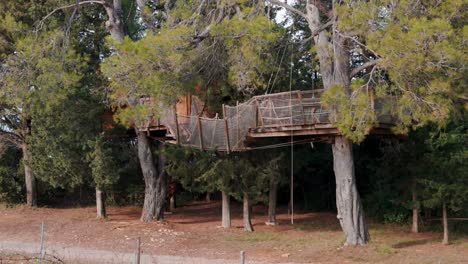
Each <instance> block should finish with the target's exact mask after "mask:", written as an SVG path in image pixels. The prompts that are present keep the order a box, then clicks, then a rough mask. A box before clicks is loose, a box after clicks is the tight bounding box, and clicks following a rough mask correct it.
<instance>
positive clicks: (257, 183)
mask: <svg viewBox="0 0 468 264" xmlns="http://www.w3.org/2000/svg"><path fill="white" fill-rule="evenodd" d="M257 154H260V152H259V153H257ZM165 155H166V156H165V157H166V159H167V166H166V171H167V173H168V174H169V175H170V176H171V177H173V179H175V180H177V181H178V182H180V183H181V185H182V187H184V189H186V190H188V191H190V192H195V193H204V192H214V191H223V192H226V193H228V194H229V195H231V196H233V197H234V198H236V199H238V200H239V201H241V200H242V197H243V192H247V193H248V194H249V199H251V201H252V202H253V203H256V202H264V201H265V199H266V193H267V191H268V187H269V183H270V179H273V180H274V181H276V182H278V183H279V182H280V181H281V180H282V177H281V175H282V174H281V170H282V166H281V164H282V161H283V156H282V155H277V156H274V155H268V154H267V153H264V152H262V155H251V154H247V155H244V154H242V155H240V154H231V155H229V156H226V157H219V156H217V155H216V153H215V152H202V151H199V150H194V149H190V148H185V147H178V146H169V147H167V148H166V152H165Z"/></svg>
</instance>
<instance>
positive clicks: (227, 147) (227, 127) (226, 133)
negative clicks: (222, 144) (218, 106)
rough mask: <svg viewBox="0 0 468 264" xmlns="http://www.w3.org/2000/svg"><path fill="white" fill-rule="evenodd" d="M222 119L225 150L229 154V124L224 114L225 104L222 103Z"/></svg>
mask: <svg viewBox="0 0 468 264" xmlns="http://www.w3.org/2000/svg"><path fill="white" fill-rule="evenodd" d="M223 119H224V135H225V138H226V152H227V153H228V154H229V153H230V152H231V147H230V145H229V126H228V120H227V116H226V105H224V104H223Z"/></svg>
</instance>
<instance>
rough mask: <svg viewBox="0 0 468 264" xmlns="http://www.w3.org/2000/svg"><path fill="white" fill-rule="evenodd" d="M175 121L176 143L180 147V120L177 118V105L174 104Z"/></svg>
mask: <svg viewBox="0 0 468 264" xmlns="http://www.w3.org/2000/svg"><path fill="white" fill-rule="evenodd" d="M174 121H175V124H176V135H175V136H176V142H177V145H180V137H179V119H178V118H177V103H176V104H174Z"/></svg>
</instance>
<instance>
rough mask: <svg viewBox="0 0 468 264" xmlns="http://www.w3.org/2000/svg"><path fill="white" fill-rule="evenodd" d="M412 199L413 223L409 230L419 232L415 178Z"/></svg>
mask: <svg viewBox="0 0 468 264" xmlns="http://www.w3.org/2000/svg"><path fill="white" fill-rule="evenodd" d="M412 199H413V225H412V226H411V232H413V233H418V232H419V229H418V216H419V212H418V206H417V202H418V197H417V193H416V179H414V180H413V189H412Z"/></svg>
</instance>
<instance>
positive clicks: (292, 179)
mask: <svg viewBox="0 0 468 264" xmlns="http://www.w3.org/2000/svg"><path fill="white" fill-rule="evenodd" d="M293 29H294V26H293ZM290 54H291V55H290V56H291V65H290V71H289V106H290V108H291V110H290V111H291V183H290V185H291V186H290V188H291V190H290V192H291V197H290V199H291V200H290V203H291V225H293V224H294V143H293V142H294V136H293V134H294V131H293V129H292V126H293V123H294V119H293V116H292V93H291V91H292V74H293V46H292V44H291V53H290Z"/></svg>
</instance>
